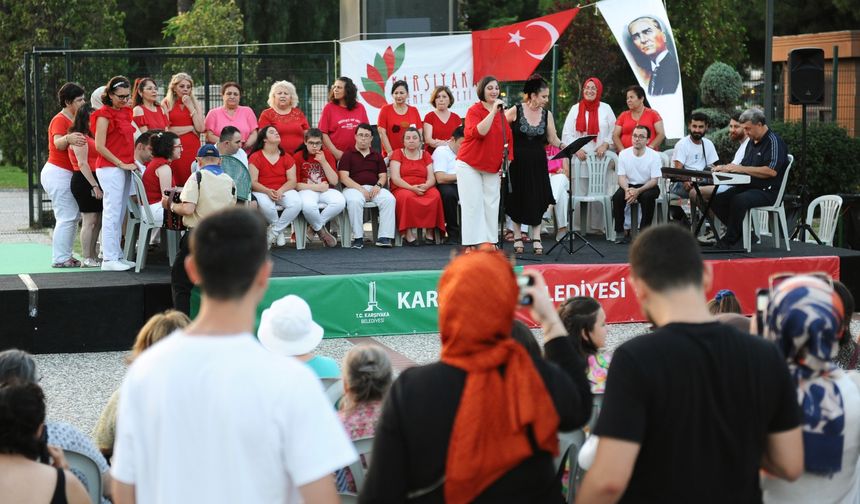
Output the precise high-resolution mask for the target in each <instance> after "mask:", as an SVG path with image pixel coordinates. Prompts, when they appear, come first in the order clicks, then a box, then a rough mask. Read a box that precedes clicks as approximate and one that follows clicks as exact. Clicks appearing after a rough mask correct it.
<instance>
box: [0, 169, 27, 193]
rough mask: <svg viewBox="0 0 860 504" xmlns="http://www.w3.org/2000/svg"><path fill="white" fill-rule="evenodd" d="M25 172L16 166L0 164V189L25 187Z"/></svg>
mask: <svg viewBox="0 0 860 504" xmlns="http://www.w3.org/2000/svg"><path fill="white" fill-rule="evenodd" d="M26 188H27V172H26V171H24V170H22V169H20V168H18V167H17V166H9V165H0V189H26Z"/></svg>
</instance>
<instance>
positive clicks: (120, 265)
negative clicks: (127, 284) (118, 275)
mask: <svg viewBox="0 0 860 504" xmlns="http://www.w3.org/2000/svg"><path fill="white" fill-rule="evenodd" d="M130 269H131V266H129V265H128V264H125V263H124V262H122V261H102V271H128V270H130Z"/></svg>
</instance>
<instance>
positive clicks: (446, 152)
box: [433, 126, 463, 243]
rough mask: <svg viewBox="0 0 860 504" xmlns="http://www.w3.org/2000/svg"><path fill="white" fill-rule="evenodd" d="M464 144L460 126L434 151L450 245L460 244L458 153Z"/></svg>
mask: <svg viewBox="0 0 860 504" xmlns="http://www.w3.org/2000/svg"><path fill="white" fill-rule="evenodd" d="M462 143H463V127H462V126H458V127H457V129H455V130H454V132H453V133H452V134H451V141H450V142H448V143H447V144H443V145H440V146H439V147H436V149H435V150H434V151H433V171H434V172H435V176H436V188H437V189H439V194H441V195H442V208H443V210H444V211H445V228H446V229H447V230H448V243H459V242H460V223H459V222H458V221H457V206H458V205H459V204H460V196H459V194H458V193H457V171H456V170H455V169H454V163H456V162H457V151H458V150H460V144H462Z"/></svg>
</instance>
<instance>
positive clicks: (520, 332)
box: [511, 320, 543, 359]
mask: <svg viewBox="0 0 860 504" xmlns="http://www.w3.org/2000/svg"><path fill="white" fill-rule="evenodd" d="M511 338H513V339H514V340H516V342H517V343H519V344H520V345H522V346H524V347H526V350H528V352H529V355H530V356H531V357H532V359H540V358H541V357H543V350H541V349H540V345H539V344H538V342H537V340H536V339H535V335H534V333H532V330H531V329H529V326H527V325H526V324H525V323H524V322H523V321H521V320H514V323H513V325H512V326H511Z"/></svg>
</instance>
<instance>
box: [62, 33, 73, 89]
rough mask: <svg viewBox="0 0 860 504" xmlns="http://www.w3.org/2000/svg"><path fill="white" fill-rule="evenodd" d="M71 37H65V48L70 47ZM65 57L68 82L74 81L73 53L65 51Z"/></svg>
mask: <svg viewBox="0 0 860 504" xmlns="http://www.w3.org/2000/svg"><path fill="white" fill-rule="evenodd" d="M70 47H71V46H70V45H69V37H63V49H69V48H70ZM63 59H64V60H65V63H66V82H72V55H71V54H69V53H68V52H66V51H63Z"/></svg>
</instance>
